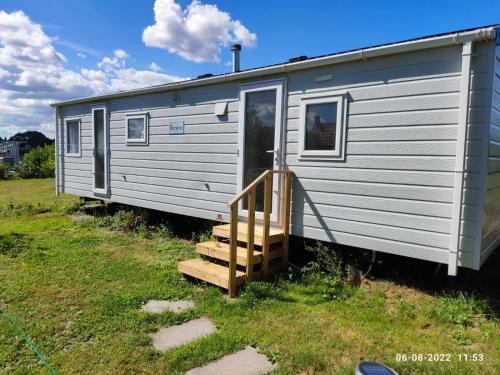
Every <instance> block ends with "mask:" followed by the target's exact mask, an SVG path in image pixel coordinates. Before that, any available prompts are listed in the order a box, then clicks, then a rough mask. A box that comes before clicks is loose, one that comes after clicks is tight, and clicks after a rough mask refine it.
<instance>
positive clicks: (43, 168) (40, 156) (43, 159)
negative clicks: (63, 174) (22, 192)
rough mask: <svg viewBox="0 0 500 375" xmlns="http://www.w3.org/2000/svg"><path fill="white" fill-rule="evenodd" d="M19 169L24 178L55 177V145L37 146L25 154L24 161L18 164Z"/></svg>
mask: <svg viewBox="0 0 500 375" xmlns="http://www.w3.org/2000/svg"><path fill="white" fill-rule="evenodd" d="M17 171H18V172H19V175H20V176H21V177H22V178H47V177H54V174H55V155H54V145H46V146H43V147H36V148H34V149H33V150H31V151H30V152H29V153H27V154H25V155H24V158H23V161H22V162H21V163H20V164H18V167H17Z"/></svg>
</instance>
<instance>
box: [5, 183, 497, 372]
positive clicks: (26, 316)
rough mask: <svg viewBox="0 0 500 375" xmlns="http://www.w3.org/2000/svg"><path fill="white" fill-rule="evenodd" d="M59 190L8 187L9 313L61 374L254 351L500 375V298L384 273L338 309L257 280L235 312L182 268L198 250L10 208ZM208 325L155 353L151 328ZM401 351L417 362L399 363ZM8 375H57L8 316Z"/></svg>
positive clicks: (308, 292) (301, 289)
mask: <svg viewBox="0 0 500 375" xmlns="http://www.w3.org/2000/svg"><path fill="white" fill-rule="evenodd" d="M53 186H54V181H53V180H51V179H47V180H27V181H25V180H14V181H7V182H1V181H0V309H1V310H3V311H6V312H7V313H8V314H10V315H12V316H14V317H15V319H16V320H17V322H18V323H19V324H20V325H21V326H22V327H23V329H24V330H25V332H26V333H27V335H28V336H29V337H30V338H31V340H32V341H33V342H34V344H35V345H36V347H37V349H38V350H39V351H40V352H41V353H42V354H43V355H44V357H45V358H46V360H47V362H49V363H50V364H51V365H52V366H53V367H54V368H56V369H57V371H58V372H59V373H60V374H83V373H85V374H88V373H90V374H122V373H124V374H138V373H140V374H160V373H162V374H163V373H168V374H182V373H184V372H185V371H186V370H188V369H190V368H192V367H195V366H199V365H202V364H205V363H208V362H210V361H212V360H214V359H217V358H220V357H222V356H224V355H226V354H228V353H231V352H234V351H236V350H239V349H242V348H244V347H245V346H246V345H249V344H252V345H257V346H258V347H259V348H260V349H261V350H263V351H264V352H265V353H266V354H267V355H268V357H269V358H270V359H271V360H273V361H276V362H277V363H278V368H277V370H275V372H274V373H276V374H302V375H305V374H352V373H353V368H354V366H355V364H356V363H357V362H358V361H359V360H361V359H366V360H376V361H381V362H384V363H386V364H387V365H389V366H391V367H393V368H394V369H395V370H396V371H399V372H400V374H498V373H500V324H499V321H498V317H497V314H498V309H496V307H495V305H494V303H493V302H492V300H494V299H495V298H497V295H493V296H491V298H490V299H488V300H483V295H481V296H480V297H477V298H473V297H469V296H467V295H465V296H464V297H463V298H462V295H457V296H444V295H442V293H441V292H439V293H430V292H426V291H424V290H423V288H414V287H410V286H405V285H404V283H397V282H395V281H391V280H389V279H386V278H376V279H374V280H368V281H366V282H364V283H363V285H362V287H361V288H359V289H356V290H353V291H352V293H351V295H350V296H348V297H345V298H340V299H338V300H335V299H330V298H325V296H324V294H325V288H324V287H323V286H322V285H320V284H319V283H318V284H314V283H312V284H311V283H303V282H300V281H296V280H289V281H287V278H286V277H285V278H284V279H282V280H279V281H275V282H272V283H252V284H249V285H248V286H247V288H246V290H244V292H243V296H242V297H240V298H239V299H238V301H237V302H236V303H230V302H228V301H227V300H226V299H225V298H224V297H223V293H222V292H221V291H220V290H219V289H217V288H214V287H208V286H204V285H200V284H198V285H196V284H193V283H191V282H189V281H186V280H184V279H183V278H182V277H181V275H180V274H179V273H178V272H177V267H176V265H177V262H178V261H179V260H181V259H188V258H190V257H193V256H194V254H195V252H194V244H193V243H191V242H189V241H186V240H181V239H175V238H174V239H169V238H166V237H162V236H158V235H154V236H144V235H141V234H131V233H127V232H123V231H120V230H113V231H112V230H109V229H107V228H103V227H99V226H96V225H94V224H93V223H81V222H78V221H75V220H73V219H72V218H71V217H70V216H69V215H67V214H65V213H63V210H57V209H52V210H50V211H49V212H44V213H36V214H35V213H32V212H31V213H30V212H29V210H16V209H12V210H3V211H2V208H1V206H4V207H5V206H6V205H9V202H11V201H13V202H14V203H17V202H22V203H23V204H24V205H26V204H28V203H29V204H31V205H34V206H36V205H38V204H39V203H40V204H44V205H49V206H52V205H53V202H54V201H55V200H56V198H55V197H54V196H53ZM57 201H58V205H63V204H71V203H73V202H75V198H73V197H60V198H58V199H57ZM11 205H12V204H11ZM148 237H149V238H148ZM496 259H498V257H496ZM498 264H499V262H497V263H496V265H495V267H496V268H497V270H498ZM497 274H498V272H494V276H493V279H492V280H493V282H496V286H495V284H493V287H494V289H495V290H496V289H498V285H500V277H498V276H497ZM474 275H476V274H474ZM473 277H477V276H473ZM469 281H470V280H469ZM486 297H488V295H486ZM185 298H191V299H193V300H194V301H195V303H196V309H195V310H192V311H188V312H183V313H181V314H179V315H177V314H173V313H168V312H167V313H163V314H160V315H148V314H145V313H142V312H140V311H139V308H140V306H141V305H142V303H143V302H144V301H146V300H148V299H171V300H175V299H185ZM199 316H208V317H209V318H210V319H212V320H213V321H214V323H215V324H216V325H217V327H218V331H217V333H216V334H214V335H211V336H209V337H206V338H204V339H202V340H200V341H197V342H194V343H192V344H189V345H186V346H183V347H180V348H176V349H173V350H170V351H168V352H166V353H158V352H156V351H155V350H154V349H153V347H152V346H151V338H150V335H151V333H153V332H155V331H156V330H158V329H159V328H160V327H162V326H168V325H173V324H178V323H182V322H185V321H188V320H190V319H192V318H195V317H199ZM398 354H406V355H409V356H410V357H409V358H407V360H406V361H398V360H397V355H398ZM411 354H416V355H417V354H423V357H422V358H421V360H420V359H419V358H418V357H414V358H413V359H414V360H412V358H411ZM428 354H444V355H445V356H443V357H442V358H432V359H434V360H432V361H431V360H429V358H428ZM447 354H450V357H447V356H446V355H447ZM459 354H468V355H472V354H480V355H482V357H477V358H476V359H478V358H482V361H465V357H464V356H462V360H461V361H460V358H459ZM471 358H472V357H469V359H471ZM439 359H444V360H447V359H449V361H440V360H439ZM0 373H1V374H27V373H30V374H31V373H35V374H46V373H48V371H47V369H46V368H44V367H43V366H42V365H41V364H40V363H39V362H38V360H37V358H36V357H35V356H34V354H33V353H32V352H31V351H30V350H29V349H28V347H27V346H26V345H25V343H24V341H23V340H22V338H21V336H20V334H19V332H18V331H17V330H16V328H15V327H14V326H13V325H12V324H11V323H10V322H9V321H7V320H6V319H4V317H2V316H1V315H0Z"/></svg>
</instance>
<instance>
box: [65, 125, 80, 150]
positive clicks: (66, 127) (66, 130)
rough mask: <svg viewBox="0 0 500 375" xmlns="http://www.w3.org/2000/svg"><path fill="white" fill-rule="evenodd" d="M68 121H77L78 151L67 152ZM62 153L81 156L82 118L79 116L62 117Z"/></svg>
mask: <svg viewBox="0 0 500 375" xmlns="http://www.w3.org/2000/svg"><path fill="white" fill-rule="evenodd" d="M68 122H76V123H78V152H68ZM64 155H65V156H69V157H75V158H81V157H82V119H81V118H80V117H68V118H65V119H64Z"/></svg>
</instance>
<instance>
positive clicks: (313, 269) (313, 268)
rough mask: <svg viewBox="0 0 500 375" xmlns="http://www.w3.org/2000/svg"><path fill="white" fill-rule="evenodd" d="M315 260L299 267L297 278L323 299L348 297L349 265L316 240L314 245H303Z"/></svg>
mask: <svg viewBox="0 0 500 375" xmlns="http://www.w3.org/2000/svg"><path fill="white" fill-rule="evenodd" d="M305 250H306V251H307V252H309V253H311V254H313V255H314V257H315V260H313V261H311V262H309V263H308V264H306V265H305V266H304V267H302V268H301V269H300V272H299V280H300V281H301V282H303V283H306V284H308V286H309V287H310V290H311V292H313V293H314V294H316V295H317V296H318V297H321V299H323V300H325V301H330V300H340V299H344V298H347V297H349V296H350V295H351V294H352V291H353V288H352V287H351V286H350V285H349V283H348V282H347V278H348V276H349V272H350V267H349V266H348V265H346V264H345V263H344V262H343V261H342V259H341V258H340V256H338V255H337V253H336V252H335V251H334V249H332V248H331V247H329V246H326V245H325V244H323V243H321V242H317V243H316V245H315V246H307V245H306V246H305Z"/></svg>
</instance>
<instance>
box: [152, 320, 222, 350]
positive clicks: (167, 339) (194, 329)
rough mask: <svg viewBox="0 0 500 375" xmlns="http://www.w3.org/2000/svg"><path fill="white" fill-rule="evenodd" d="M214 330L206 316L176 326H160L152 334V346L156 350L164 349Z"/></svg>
mask: <svg viewBox="0 0 500 375" xmlns="http://www.w3.org/2000/svg"><path fill="white" fill-rule="evenodd" d="M216 330H217V328H216V327H215V325H214V324H213V323H212V321H211V320H210V319H208V318H206V317H202V318H199V319H195V320H190V321H189V322H187V323H184V324H181V325H178V326H172V327H166V328H160V330H159V331H158V332H156V333H155V334H154V335H153V346H154V347H155V349H157V350H160V351H165V350H168V349H171V348H175V347H177V346H181V345H184V344H187V343H190V342H191V341H194V340H197V339H199V338H202V337H205V336H209V335H210V334H212V333H214V332H215V331H216Z"/></svg>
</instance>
